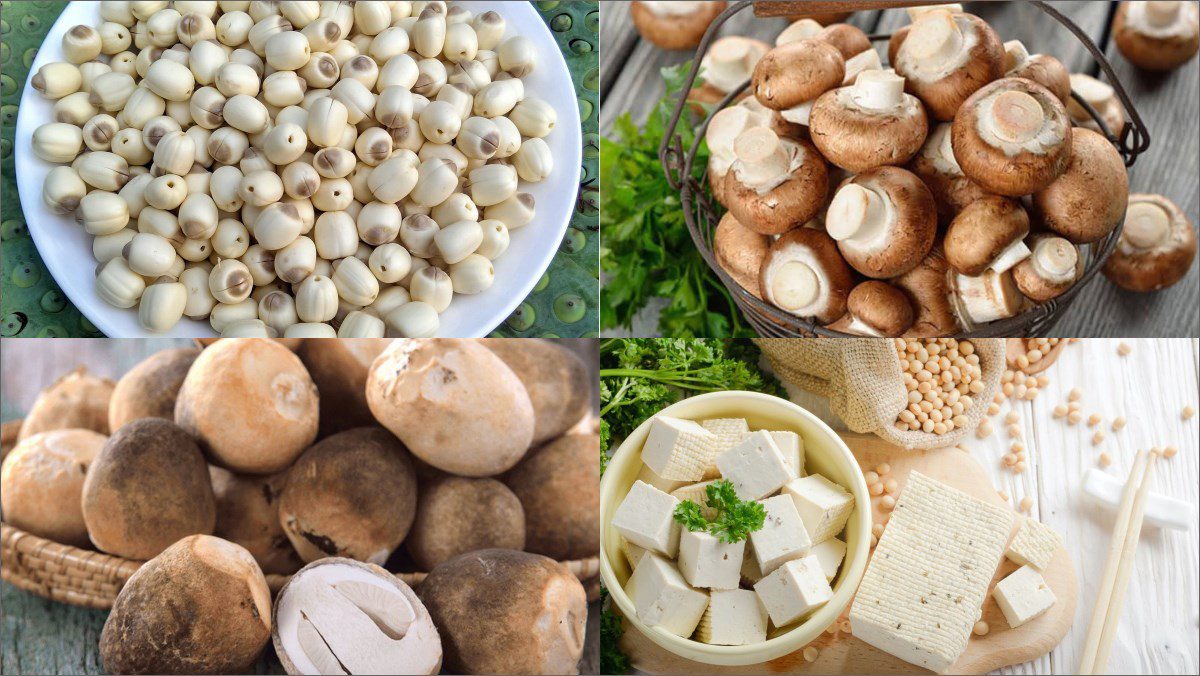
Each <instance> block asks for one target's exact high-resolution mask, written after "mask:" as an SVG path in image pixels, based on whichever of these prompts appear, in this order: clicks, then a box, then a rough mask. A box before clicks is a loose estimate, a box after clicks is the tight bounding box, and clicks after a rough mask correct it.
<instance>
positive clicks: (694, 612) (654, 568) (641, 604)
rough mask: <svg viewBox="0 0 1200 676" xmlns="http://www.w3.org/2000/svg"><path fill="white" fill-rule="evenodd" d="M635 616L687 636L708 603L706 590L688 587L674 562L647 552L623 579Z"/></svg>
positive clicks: (678, 634)
mask: <svg viewBox="0 0 1200 676" xmlns="http://www.w3.org/2000/svg"><path fill="white" fill-rule="evenodd" d="M625 593H626V594H629V598H630V600H631V601H633V607H634V609H635V610H636V611H637V616H638V617H639V618H640V619H641V620H642V621H643V622H645V623H646V624H648V625H650V626H652V627H662V628H663V629H664V630H666V631H669V632H671V633H672V634H675V635H676V636H682V637H684V638H687V637H689V636H691V635H692V632H694V631H696V625H697V624H699V623H700V618H701V617H702V616H703V615H704V609H705V608H707V607H708V593H707V592H703V591H700V590H698V589H692V588H691V587H689V586H688V583H687V582H686V581H684V579H683V576H682V575H680V574H679V571H678V570H677V569H676V568H675V566H674V564H672V563H671V562H670V561H667V560H666V559H664V558H662V557H661V556H659V555H657V554H647V555H646V556H644V557H642V562H641V563H639V564H638V567H637V568H635V569H634V570H633V575H631V576H630V577H629V581H628V582H626V583H625Z"/></svg>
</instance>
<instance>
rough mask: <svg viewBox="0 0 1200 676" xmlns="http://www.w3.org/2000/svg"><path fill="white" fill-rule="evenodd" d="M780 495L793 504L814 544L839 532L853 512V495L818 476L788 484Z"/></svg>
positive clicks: (810, 476) (812, 475)
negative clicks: (789, 499)
mask: <svg viewBox="0 0 1200 676" xmlns="http://www.w3.org/2000/svg"><path fill="white" fill-rule="evenodd" d="M783 493H784V495H787V496H788V497H790V498H791V499H792V501H793V502H795V503H796V511H798V512H800V518H801V519H803V520H804V527H805V528H807V529H808V536H809V537H810V538H812V541H813V544H815V545H816V544H821V543H822V542H824V541H826V540H828V539H829V538H831V537H833V536H835V535H837V534H838V533H841V532H842V529H843V528H845V527H846V522H847V521H849V520H850V513H851V512H852V511H854V496H853V495H850V493H849V491H847V490H846V489H845V488H842V487H841V486H839V485H837V484H835V483H833V482H832V481H830V480H829V479H826V478H825V477H823V476H821V475H820V474H810V475H808V476H806V477H801V478H799V479H795V480H792V481H789V482H788V484H787V485H786V486H784V487H783Z"/></svg>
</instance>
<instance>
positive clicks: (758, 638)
mask: <svg viewBox="0 0 1200 676" xmlns="http://www.w3.org/2000/svg"><path fill="white" fill-rule="evenodd" d="M696 640H698V641H700V642H702V643H708V644H710V645H751V644H753V643H762V642H763V641H765V640H767V609H766V608H764V607H763V604H762V602H761V601H759V600H758V594H755V593H754V592H752V591H750V590H749V589H720V590H717V591H714V592H712V593H711V594H710V595H709V599H708V609H707V610H705V611H704V617H702V618H700V626H698V627H696Z"/></svg>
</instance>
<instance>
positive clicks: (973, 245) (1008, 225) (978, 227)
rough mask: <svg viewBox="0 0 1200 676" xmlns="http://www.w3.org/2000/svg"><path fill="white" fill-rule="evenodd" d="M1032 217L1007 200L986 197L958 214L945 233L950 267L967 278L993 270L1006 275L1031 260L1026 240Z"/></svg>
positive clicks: (1014, 202) (1017, 204)
mask: <svg viewBox="0 0 1200 676" xmlns="http://www.w3.org/2000/svg"><path fill="white" fill-rule="evenodd" d="M1028 234H1029V215H1028V214H1026V213H1025V209H1023V208H1022V207H1021V205H1020V204H1019V203H1018V202H1016V201H1014V200H1010V199H1006V198H1004V197H997V196H994V195H989V196H987V197H983V198H981V199H979V200H977V201H975V202H972V203H971V204H969V205H967V207H966V208H965V209H963V210H962V211H961V212H959V214H958V216H955V217H954V221H953V222H951V223H950V227H949V228H948V229H947V230H946V240H945V243H944V245H943V246H944V248H945V251H946V260H947V261H948V262H949V263H950V267H952V268H954V269H955V271H957V272H959V273H962V274H964V275H971V276H974V275H980V274H983V271H984V270H987V269H988V268H991V269H992V270H995V271H996V272H1004V271H1005V270H1008V269H1009V268H1011V267H1012V266H1014V265H1016V264H1017V263H1019V262H1020V261H1022V260H1025V259H1026V258H1028V257H1029V248H1028V247H1026V246H1025V241H1024V240H1025V236H1026V235H1028Z"/></svg>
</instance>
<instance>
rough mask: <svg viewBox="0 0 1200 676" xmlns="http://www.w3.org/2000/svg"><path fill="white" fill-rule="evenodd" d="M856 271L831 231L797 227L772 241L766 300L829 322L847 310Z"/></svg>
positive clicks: (765, 271) (763, 280)
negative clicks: (843, 256)
mask: <svg viewBox="0 0 1200 676" xmlns="http://www.w3.org/2000/svg"><path fill="white" fill-rule="evenodd" d="M853 284H854V273H853V272H852V271H851V270H850V266H848V265H846V261H844V260H842V257H841V255H840V254H838V250H837V245H836V244H835V243H834V241H833V239H831V238H830V237H829V235H827V234H825V233H824V232H821V231H820V230H817V229H816V228H797V229H795V230H793V231H791V232H789V233H787V234H786V235H784V236H783V237H780V238H779V239H778V240H776V241H775V243H774V244H772V245H771V249H770V251H768V252H767V257H766V258H765V259H764V260H763V263H762V270H761V273H760V277H759V288H760V289H762V294H763V300H765V301H767V302H768V303H770V304H772V305H774V306H775V307H777V308H779V309H780V310H783V311H784V312H789V313H791V314H793V315H796V316H797V317H811V318H813V319H815V320H816V321H818V322H820V323H822V324H828V323H829V322H832V321H834V320H836V319H838V318H839V317H841V316H842V315H843V314H845V313H846V300H847V297H848V296H849V295H850V287H851V286H853Z"/></svg>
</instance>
